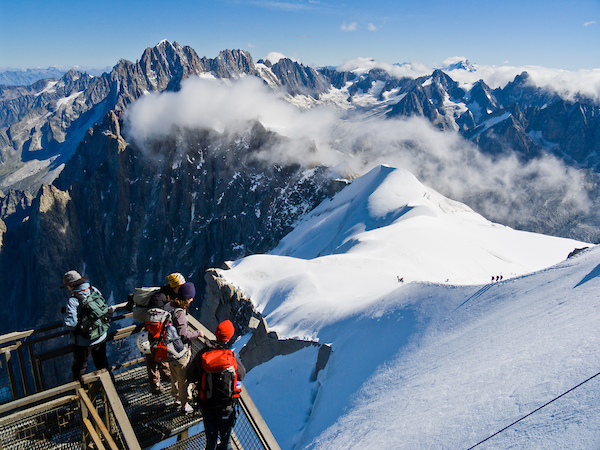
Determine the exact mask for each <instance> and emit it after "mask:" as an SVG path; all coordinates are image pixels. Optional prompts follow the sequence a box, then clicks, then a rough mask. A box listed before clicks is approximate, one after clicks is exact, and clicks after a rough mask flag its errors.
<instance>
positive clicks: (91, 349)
mask: <svg viewBox="0 0 600 450" xmlns="http://www.w3.org/2000/svg"><path fill="white" fill-rule="evenodd" d="M88 280H89V278H88V277H85V276H84V277H82V276H81V275H80V274H79V273H78V272H77V271H75V270H69V271H68V272H66V273H65V274H64V275H63V278H62V285H61V286H60V288H61V289H62V288H65V287H66V288H67V289H68V290H69V293H70V297H69V300H68V301H67V305H66V306H63V308H62V309H61V312H62V316H63V323H64V325H65V327H67V328H68V329H69V330H71V333H70V335H71V342H72V343H73V366H72V369H71V370H72V373H73V379H74V380H75V381H81V380H82V377H83V375H85V373H86V372H87V367H88V360H89V358H90V356H91V357H92V359H93V361H94V365H95V366H96V370H100V369H108V370H110V368H109V365H108V359H107V357H106V338H107V336H108V329H109V328H110V323H111V316H112V310H111V309H110V308H109V307H108V305H107V304H106V301H105V300H104V297H103V296H102V293H101V292H100V290H99V289H98V288H96V287H94V286H92V285H90V283H88Z"/></svg>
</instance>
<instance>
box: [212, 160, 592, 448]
mask: <svg viewBox="0 0 600 450" xmlns="http://www.w3.org/2000/svg"><path fill="white" fill-rule="evenodd" d="M583 246H585V244H584V243H580V242H576V241H571V240H566V239H561V238H553V237H548V236H540V235H535V234H531V233H525V232H519V231H515V230H511V229H510V228H507V227H504V226H499V225H495V224H492V223H490V222H488V221H486V220H485V219H483V218H482V217H481V216H479V215H477V214H476V213H474V212H473V211H471V210H469V208H467V207H465V206H464V205H461V204H459V203H456V202H453V201H450V200H448V199H446V198H444V197H442V196H440V195H439V194H437V193H435V192H434V191H431V190H429V189H427V188H425V187H424V186H422V185H421V184H420V183H419V182H418V181H417V180H416V179H415V178H414V177H413V176H412V175H411V174H409V173H408V172H406V171H404V170H400V169H393V168H389V167H384V166H382V167H379V168H376V169H374V170H373V171H372V172H370V173H369V174H367V175H365V176H364V177H361V178H360V179H357V180H355V181H354V182H353V183H352V184H351V185H350V186H348V187H347V188H346V189H344V190H343V191H342V192H340V193H339V194H338V195H337V196H336V197H335V198H334V199H333V200H331V201H326V202H324V203H323V204H322V205H321V206H319V207H318V208H317V209H315V210H314V211H313V212H312V213H311V214H309V215H308V216H307V217H306V218H305V219H304V220H303V221H302V222H301V223H299V224H298V226H297V227H296V229H295V230H294V231H293V232H292V233H290V234H289V235H288V236H287V237H286V238H285V239H284V240H283V241H282V242H281V244H280V246H279V247H278V248H277V249H276V250H275V251H274V252H272V253H271V254H268V255H255V256H251V257H247V258H244V259H243V260H240V261H238V262H236V263H233V267H232V269H231V270H229V271H225V272H224V273H223V275H224V276H225V277H226V278H227V279H228V280H229V281H230V282H231V283H233V284H235V285H237V286H238V287H240V288H241V289H242V290H243V291H244V292H245V293H246V295H249V296H250V297H251V298H252V300H253V302H255V304H256V305H258V307H259V308H260V309H261V311H262V312H263V314H264V315H265V316H266V318H267V322H268V323H269V326H270V327H271V328H272V329H275V330H276V331H278V332H279V333H280V336H282V337H288V336H290V337H291V336H299V337H310V338H314V339H318V340H319V341H320V342H321V343H328V344H330V345H331V347H332V350H333V351H332V355H331V357H330V359H329V362H328V364H327V366H326V367H325V369H324V370H322V371H321V372H320V373H319V374H318V376H317V379H316V380H314V378H313V375H314V374H313V372H314V364H315V362H316V357H317V349H316V348H311V347H309V348H306V349H304V350H302V351H300V352H297V353H295V354H292V355H287V356H279V357H276V358H274V359H272V360H271V361H269V362H267V363H264V364H262V365H260V366H258V367H256V368H254V369H253V370H252V371H250V372H249V373H248V375H247V378H246V380H245V382H244V384H245V385H246V387H247V389H248V390H249V392H250V394H251V395H252V397H253V399H254V401H255V403H256V404H257V406H258V408H259V409H260V411H261V413H262V414H263V417H264V418H265V420H266V421H267V423H268V424H269V426H270V427H271V430H272V431H273V433H274V435H275V437H276V438H277V439H278V441H279V443H280V445H281V447H282V449H290V448H314V449H317V448H318V449H347V448H357V449H359V448H360V449H366V448H398V449H419V448H423V449H425V448H427V449H429V448H451V449H455V448H469V447H471V446H474V445H475V444H477V443H478V442H480V441H482V440H484V439H486V438H488V437H489V436H491V435H493V434H494V433H496V432H497V431H499V430H501V429H503V428H504V427H506V426H508V425H510V424H511V423H513V422H514V421H516V420H518V419H520V418H522V417H523V416H525V415H527V414H528V413H530V412H532V411H534V410H536V409H537V408H539V407H540V406H542V405H544V404H545V403H546V402H548V401H550V400H552V399H553V398H555V397H557V396H559V395H561V394H562V393H564V392H566V391H568V390H569V389H571V388H573V387H574V386H576V385H578V384H579V383H581V382H582V381H584V380H586V379H587V378H589V377H591V376H593V375H595V374H596V373H598V372H600V361H599V359H600V351H599V350H600V339H599V338H598V329H599V328H600V302H599V301H598V297H599V295H598V292H597V291H598V287H599V286H598V284H599V282H600V279H598V275H600V253H598V251H599V250H598V249H597V248H591V249H590V250H586V251H585V252H582V253H580V254H579V255H577V256H575V257H573V258H570V259H568V260H565V258H566V256H567V255H568V253H569V252H571V251H572V250H573V249H574V248H576V247H579V248H581V247H583ZM500 273H502V274H503V275H504V281H502V282H497V283H493V284H485V283H486V282H489V280H490V277H491V275H496V274H500ZM398 276H403V277H404V280H405V281H404V283H400V282H398ZM509 277H510V278H509ZM446 279H448V280H449V281H446ZM313 380H314V381H313ZM599 393H600V376H599V377H597V378H593V379H592V380H591V381H589V382H587V383H585V384H583V385H582V386H581V387H579V388H577V389H576V390H574V391H572V392H570V393H568V394H567V395H565V396H563V397H561V398H560V399H558V400H556V401H555V402H553V403H551V404H550V405H549V406H547V407H545V408H542V409H541V410H540V411H538V412H536V413H534V414H532V415H531V416H529V417H527V418H526V419H524V420H522V421H520V422H518V423H517V424H516V425H514V426H512V427H509V428H508V429H507V430H505V431H503V432H501V433H499V434H498V435H497V436H494V437H492V438H491V439H489V440H488V441H485V442H484V443H482V444H481V445H479V446H478V448H557V449H558V448H561V449H562V448H571V449H573V448H600V432H598V431H597V426H596V424H597V423H598V419H600V406H598V404H599V402H598V400H599V399H600V398H599V397H600V395H599Z"/></svg>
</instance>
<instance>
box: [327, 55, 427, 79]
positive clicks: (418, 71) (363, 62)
mask: <svg viewBox="0 0 600 450" xmlns="http://www.w3.org/2000/svg"><path fill="white" fill-rule="evenodd" d="M371 69H382V70H385V71H387V72H388V73H390V74H391V75H393V76H395V77H398V78H403V77H408V78H418V77H421V76H423V75H429V74H431V72H432V70H433V69H432V68H431V67H429V66H426V65H424V64H420V63H404V64H400V65H399V64H388V63H384V62H381V61H377V60H375V59H373V58H356V59H352V60H350V61H347V62H345V63H344V64H342V65H341V66H339V67H337V70H338V71H340V72H354V73H356V74H361V73H364V72H368V71H369V70H371Z"/></svg>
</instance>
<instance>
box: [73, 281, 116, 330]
mask: <svg viewBox="0 0 600 450" xmlns="http://www.w3.org/2000/svg"><path fill="white" fill-rule="evenodd" d="M77 298H78V299H79V303H80V305H81V309H80V317H79V323H78V324H77V329H76V333H78V334H79V335H80V336H83V337H84V338H86V339H89V340H90V341H95V340H96V339H98V338H99V337H100V336H102V335H103V334H104V333H106V331H107V330H108V329H109V327H110V322H111V320H112V310H111V309H110V308H109V307H108V305H107V304H106V301H105V300H104V297H102V294H101V293H100V291H99V290H98V289H96V288H95V287H92V288H91V292H90V295H88V296H87V297H83V296H79V295H78V296H77Z"/></svg>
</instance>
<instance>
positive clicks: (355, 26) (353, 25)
mask: <svg viewBox="0 0 600 450" xmlns="http://www.w3.org/2000/svg"><path fill="white" fill-rule="evenodd" d="M357 29H358V24H357V23H356V22H351V23H349V24H346V22H344V23H343V24H342V26H341V27H340V30H342V31H356V30H357Z"/></svg>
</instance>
